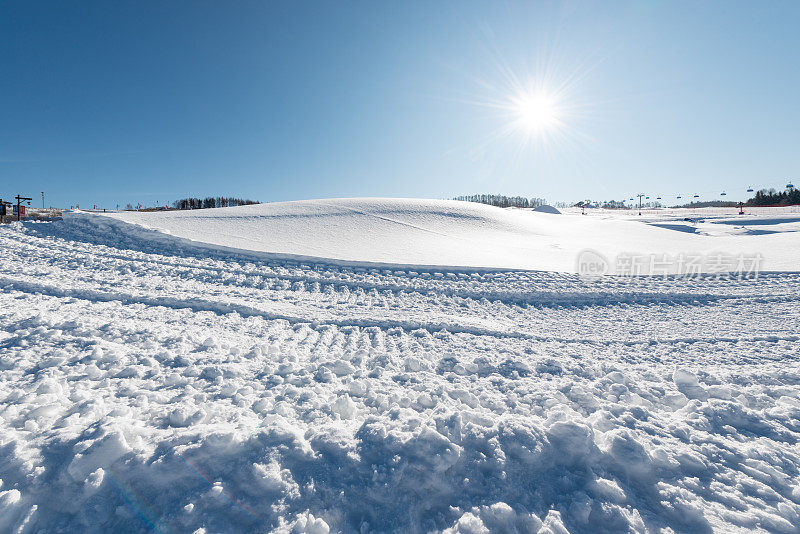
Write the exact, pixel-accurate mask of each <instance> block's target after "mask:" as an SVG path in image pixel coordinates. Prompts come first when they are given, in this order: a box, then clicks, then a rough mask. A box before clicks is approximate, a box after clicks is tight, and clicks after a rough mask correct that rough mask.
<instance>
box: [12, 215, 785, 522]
mask: <svg viewBox="0 0 800 534" xmlns="http://www.w3.org/2000/svg"><path fill="white" fill-rule="evenodd" d="M441 202H444V201H429V202H422V201H414V202H408V201H405V202H399V201H388V200H381V201H375V200H359V201H355V200H354V201H328V202H312V203H298V204H281V205H268V206H266V207H264V206H253V207H243V208H227V209H221V210H204V211H198V212H193V213H191V214H185V213H175V212H173V213H141V214H136V213H125V214H118V215H114V217H102V216H95V215H86V214H80V213H78V214H72V215H70V214H66V216H65V220H63V221H54V222H38V223H37V222H30V223H23V224H19V223H15V224H12V225H6V226H3V227H0V247H2V248H1V249H2V251H3V260H2V261H3V263H2V271H0V289H2V292H1V293H0V479H2V483H1V484H0V532H76V531H114V532H123V531H124V532H131V531H132V532H138V531H141V532H146V531H150V530H156V531H158V532H194V531H196V530H198V529H205V532H208V533H211V532H267V531H272V530H278V531H295V532H313V533H325V532H339V531H341V532H387V531H403V532H428V531H443V530H448V531H449V532H487V531H492V532H537V531H539V532H554V533H555V532H565V531H567V530H568V531H569V532H622V531H641V532H644V531H652V532H656V531H659V529H660V530H661V531H662V532H667V531H669V530H672V531H674V532H710V531H712V530H715V531H723V532H729V531H734V532H735V531H741V532H759V531H767V532H797V531H798V530H800V489H799V488H800V446H799V445H800V444H799V443H798V441H799V440H800V352H799V351H798V348H797V347H798V340H800V334H798V328H799V327H800V324H799V322H798V319H799V318H800V310H798V303H800V274H798V273H795V272H788V271H798V270H800V254H798V245H799V244H800V233H797V232H796V229H797V227H796V221H792V220H790V219H791V216H790V215H785V214H784V215H782V216H781V217H782V218H781V219H780V222H779V223H775V222H774V221H775V217H773V216H770V215H760V214H755V215H751V216H747V217H749V218H751V219H758V220H759V221H761V224H760V225H759V224H756V223H748V224H741V222H739V223H735V224H729V223H724V222H723V221H724V218H717V219H714V220H713V221H717V222H713V221H712V220H710V219H709V220H706V221H701V222H687V221H682V219H681V218H680V217H679V216H678V215H675V216H673V219H674V221H673V222H674V223H675V224H683V223H684V222H685V223H686V224H688V225H696V226H697V227H699V228H700V229H699V230H697V231H691V232H690V231H684V230H681V229H671V228H662V227H657V226H654V225H653V224H650V223H658V224H662V223H664V221H665V218H664V217H660V218H659V217H656V218H654V220H648V222H646V223H642V222H638V221H626V220H622V221H620V220H616V219H614V218H613V217H614V214H607V215H603V216H598V215H596V213H593V214H592V215H590V216H580V215H570V214H566V215H547V214H532V213H530V212H524V211H519V210H495V209H493V208H485V207H483V206H473V205H468V206H465V207H464V206H462V207H458V206H457V209H455V211H456V214H455V215H453V214H452V211H453V210H452V209H450V210H447V209H445V210H443V209H442V206H445V205H452V203H447V202H444V204H442V203H441ZM400 208H402V209H400ZM443 211H450V212H451V213H442V212H443ZM525 217H528V219H525ZM730 218H734V219H735V216H731V217H730ZM119 219H124V221H129V222H135V223H138V224H140V225H145V226H148V227H150V228H153V229H161V230H169V231H170V232H171V234H172V235H168V234H165V233H163V232H159V231H153V230H146V229H143V228H141V227H140V226H134V225H131V224H127V223H126V222H124V221H122V220H119ZM586 221H591V222H590V223H588V222H586ZM764 221H773V222H767V223H765V222H764ZM712 224H713V225H715V226H706V225H712ZM462 225H463V226H464V228H465V229H464V228H462ZM739 226H743V228H739ZM757 226H760V228H761V229H762V230H770V231H772V230H773V229H775V228H777V230H774V231H775V233H758V232H753V231H751V230H754V229H756V230H757V229H758V228H756V227H757ZM712 230H713V231H712ZM515 236H516V237H515ZM614 236H616V238H615V237H614ZM189 239H192V240H194V241H195V242H194V243H193V242H191V241H189ZM515 239H516V240H517V241H515ZM453 240H455V241H458V243H457V244H450V245H448V242H449V241H453ZM198 241H199V242H204V243H208V244H210V245H211V246H208V245H204V244H202V243H197V242H198ZM620 242H623V243H620ZM223 247H224V248H223ZM237 247H238V248H241V249H247V250H236V248H237ZM736 247H742V248H741V249H737V248H736ZM584 248H592V249H594V250H596V251H597V252H599V253H601V254H605V255H607V256H609V257H611V256H613V255H615V254H618V253H620V252H622V251H628V252H639V253H667V254H679V253H681V252H689V253H694V252H697V253H700V252H702V253H706V252H707V251H708V250H720V251H729V252H731V253H739V252H741V253H762V254H763V255H764V266H765V268H768V269H769V268H771V269H772V271H771V272H762V273H760V275H759V276H758V277H757V278H752V277H742V276H738V275H732V276H729V275H727V274H726V275H697V276H605V277H591V278H587V277H580V276H576V275H574V274H569V273H565V272H560V273H559V272H553V271H571V270H573V268H574V265H575V263H574V262H575V257H574V256H575V254H576V253H577V252H579V251H580V250H583V249H584ZM292 255H293V256H295V257H294V258H292V257H290V256H292ZM297 256H313V257H316V258H325V257H327V258H331V260H319V259H318V260H315V261H311V260H301V259H297ZM357 262H375V263H383V264H389V263H394V264H396V265H394V266H389V265H384V266H369V265H366V264H362V265H357V264H355V263H357ZM770 262H772V263H770ZM348 263H349V264H348ZM403 263H404V264H427V265H439V266H438V267H430V268H422V267H410V266H408V265H406V266H403V265H397V264H403ZM537 266H538V267H537ZM479 267H498V268H499V267H504V268H517V269H520V268H523V267H530V268H539V269H546V270H540V271H524V270H497V269H485V268H479ZM778 271H783V272H778ZM201 532H202V530H201Z"/></svg>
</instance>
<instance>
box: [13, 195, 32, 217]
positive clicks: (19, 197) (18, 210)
mask: <svg viewBox="0 0 800 534" xmlns="http://www.w3.org/2000/svg"><path fill="white" fill-rule="evenodd" d="M14 198H15V199H17V220H18V221H19V220H21V219H22V209H21V208H20V202H22V201H23V200H27V201H28V205H30V201H31V200H33V199H32V198H28V197H21V196H19V195H17V196H15V197H14Z"/></svg>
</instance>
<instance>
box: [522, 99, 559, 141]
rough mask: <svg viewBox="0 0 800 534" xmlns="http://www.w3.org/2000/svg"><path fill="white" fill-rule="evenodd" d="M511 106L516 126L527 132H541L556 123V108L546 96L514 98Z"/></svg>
mask: <svg viewBox="0 0 800 534" xmlns="http://www.w3.org/2000/svg"><path fill="white" fill-rule="evenodd" d="M513 104H514V113H515V114H516V116H517V124H518V125H519V126H520V127H521V128H522V129H523V130H525V131H527V132H530V133H534V132H541V131H543V130H546V129H547V128H548V127H550V126H553V125H554V124H556V123H557V122H558V108H557V107H556V105H555V102H554V101H553V99H551V98H550V97H548V96H547V95H541V94H527V95H523V96H521V97H518V98H515V99H514V102H513Z"/></svg>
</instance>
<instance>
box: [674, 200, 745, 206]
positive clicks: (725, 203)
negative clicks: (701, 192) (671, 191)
mask: <svg viewBox="0 0 800 534" xmlns="http://www.w3.org/2000/svg"><path fill="white" fill-rule="evenodd" d="M738 205H739V203H738V202H731V201H730V200H703V201H698V202H694V201H692V202H689V203H688V204H681V205H680V206H672V207H673V208H735V207H737V206H738Z"/></svg>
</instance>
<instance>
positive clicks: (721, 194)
mask: <svg viewBox="0 0 800 534" xmlns="http://www.w3.org/2000/svg"><path fill="white" fill-rule="evenodd" d="M727 194H728V193H726V192H725V191H723V192H722V193H720V194H719V196H721V197H724V196H725V195H727Z"/></svg>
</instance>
